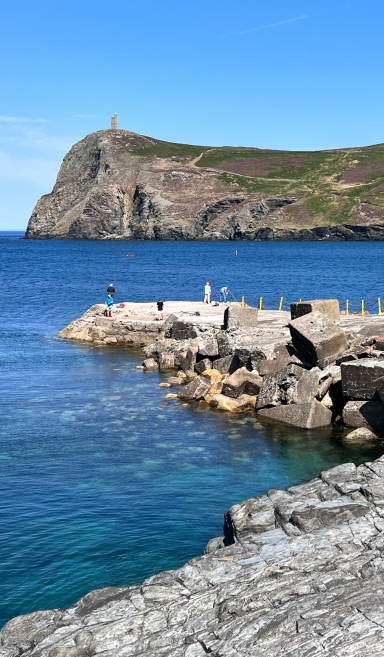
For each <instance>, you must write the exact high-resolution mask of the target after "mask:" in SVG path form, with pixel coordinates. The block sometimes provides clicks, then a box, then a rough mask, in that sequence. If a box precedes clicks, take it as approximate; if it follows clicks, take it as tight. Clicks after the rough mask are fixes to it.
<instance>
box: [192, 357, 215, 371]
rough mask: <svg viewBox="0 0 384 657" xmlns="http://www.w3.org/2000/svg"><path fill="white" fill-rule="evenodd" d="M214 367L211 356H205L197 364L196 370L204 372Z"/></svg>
mask: <svg viewBox="0 0 384 657" xmlns="http://www.w3.org/2000/svg"><path fill="white" fill-rule="evenodd" d="M210 369H212V361H211V360H210V359H209V358H203V360H200V361H199V362H198V363H196V365H195V372H197V373H198V374H202V373H203V372H205V371H206V370H210Z"/></svg>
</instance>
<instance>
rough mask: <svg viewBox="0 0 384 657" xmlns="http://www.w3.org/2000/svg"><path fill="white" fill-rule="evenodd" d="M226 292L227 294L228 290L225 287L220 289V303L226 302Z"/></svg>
mask: <svg viewBox="0 0 384 657" xmlns="http://www.w3.org/2000/svg"><path fill="white" fill-rule="evenodd" d="M228 292H229V290H228V288H227V286H226V285H224V287H222V288H221V289H220V301H224V302H225V301H226V300H227V296H228Z"/></svg>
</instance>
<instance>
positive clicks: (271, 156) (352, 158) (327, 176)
mask: <svg viewBox="0 0 384 657" xmlns="http://www.w3.org/2000/svg"><path fill="white" fill-rule="evenodd" d="M131 152H132V151H131ZM133 152H134V153H135V154H136V155H140V156H142V157H153V156H155V157H159V158H175V159H177V160H182V161H184V162H185V163H186V164H187V163H188V162H190V161H191V160H193V159H196V158H197V157H198V156H200V155H201V154H202V156H201V158H200V159H199V161H197V162H196V166H197V167H199V168H211V169H212V168H214V169H217V170H219V171H220V172H221V175H220V179H221V181H222V182H224V183H225V184H227V185H228V186H231V187H232V189H233V188H235V190H236V189H237V191H238V192H241V193H243V192H248V193H257V194H263V195H269V196H281V195H285V194H291V195H292V194H295V195H298V196H299V197H300V206H301V213H302V214H303V211H304V214H305V216H306V217H307V221H306V220H305V217H304V215H303V216H302V221H303V225H304V224H305V223H315V224H317V225H322V224H338V223H348V222H350V223H354V222H355V221H356V213H357V212H358V211H359V217H360V219H359V222H361V216H363V218H365V217H366V218H367V221H368V222H369V221H375V220H378V221H380V220H384V144H378V145H375V146H367V147H362V148H349V149H338V150H334V151H273V150H262V149H257V148H240V147H239V148H235V147H222V148H213V147H209V146H193V145H188V144H174V143H170V142H164V141H153V145H151V146H146V147H144V148H139V149H136V150H135V151H133ZM362 209H363V211H362ZM363 220H365V219H363Z"/></svg>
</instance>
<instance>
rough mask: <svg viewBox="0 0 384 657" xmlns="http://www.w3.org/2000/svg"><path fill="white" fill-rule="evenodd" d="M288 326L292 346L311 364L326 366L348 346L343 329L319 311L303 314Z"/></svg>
mask: <svg viewBox="0 0 384 657" xmlns="http://www.w3.org/2000/svg"><path fill="white" fill-rule="evenodd" d="M288 326H289V330H290V332H291V337H292V343H293V346H294V347H295V349H296V350H297V351H298V352H299V353H300V354H302V355H303V356H304V358H305V359H306V360H308V361H309V362H310V363H311V364H312V365H318V366H319V367H321V368H323V367H327V365H330V364H331V363H333V362H334V361H335V360H336V359H337V358H338V357H339V356H341V355H342V354H343V353H344V352H345V351H346V350H347V348H348V342H347V337H346V335H345V333H344V331H343V330H342V329H341V328H340V327H339V326H337V324H335V323H334V322H333V321H331V320H330V319H328V318H327V317H324V315H322V314H321V313H318V312H313V313H309V314H308V315H303V317H299V318H298V319H294V320H293V321H291V322H289V325H288Z"/></svg>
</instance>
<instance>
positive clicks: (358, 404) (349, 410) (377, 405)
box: [343, 400, 384, 432]
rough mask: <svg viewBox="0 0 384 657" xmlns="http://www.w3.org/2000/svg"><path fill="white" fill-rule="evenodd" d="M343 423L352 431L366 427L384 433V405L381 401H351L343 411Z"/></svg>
mask: <svg viewBox="0 0 384 657" xmlns="http://www.w3.org/2000/svg"><path fill="white" fill-rule="evenodd" d="M343 422H344V424H345V426H347V427H351V429H360V427H366V428H367V429H371V431H374V432H376V431H381V432H383V431H384V404H383V402H381V401H356V400H355V401H349V402H348V403H347V404H346V405H345V406H344V409H343Z"/></svg>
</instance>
